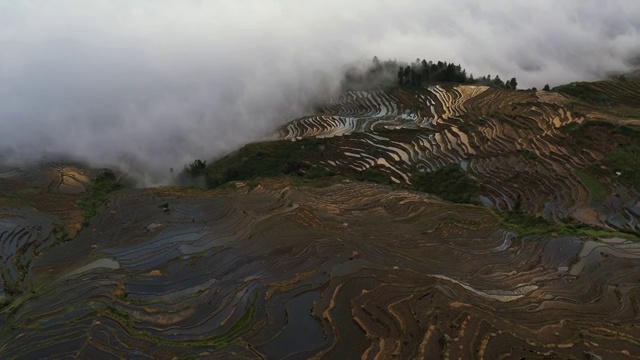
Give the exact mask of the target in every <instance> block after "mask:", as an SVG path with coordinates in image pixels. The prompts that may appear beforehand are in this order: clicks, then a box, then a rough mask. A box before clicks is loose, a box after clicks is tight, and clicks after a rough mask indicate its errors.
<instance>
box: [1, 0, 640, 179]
mask: <svg viewBox="0 0 640 360" xmlns="http://www.w3.org/2000/svg"><path fill="white" fill-rule="evenodd" d="M374 55H377V56H378V57H379V58H380V59H387V58H394V59H398V60H405V61H412V60H415V59H416V58H421V59H422V58H426V59H428V60H445V61H452V62H455V63H460V64H462V66H463V67H465V68H467V69H468V70H469V71H470V72H471V73H473V74H474V75H476V76H481V75H486V74H492V75H495V74H498V75H501V77H503V78H510V77H512V76H515V77H517V78H518V82H519V84H520V87H531V86H537V87H542V86H543V85H544V84H545V83H549V84H551V85H552V86H553V85H558V84H560V83H566V82H570V81H575V80H594V79H598V78H602V77H604V76H606V74H608V73H610V72H624V71H628V70H630V69H631V68H633V66H634V64H635V65H636V66H638V65H640V2H637V1H634V0H619V1H615V0H613V1H612V0H608V1H599V0H598V1H596V0H564V1H544V0H543V1H540V0H538V1H513V0H509V1H507V0H504V1H500V0H494V1H487V0H484V1H471V0H469V1H467V0H460V1H452V0H450V1H442V0H440V1H426V0H395V1H375V0H367V1H364V0H360V1H355V0H351V1H349V0H322V1H303V0H278V1H276V0H247V1H243V0H226V1H225V0H217V1H216V0H210V1H185V0H179V1H172V0H135V1H134V0H130V1H120V0H105V1H99V0H83V1H80V0H78V1H66V0H56V1H29V0H15V1H12V0H0V157H4V158H5V161H6V159H9V158H11V159H14V160H15V159H34V158H38V157H39V156H41V155H42V154H44V153H63V154H69V155H71V156H74V157H76V158H81V159H84V160H88V161H91V162H93V163H100V162H106V163H115V164H119V165H120V166H124V167H127V166H128V165H127V162H126V161H125V160H124V159H128V160H127V161H129V162H131V161H134V162H135V161H141V162H143V163H144V164H146V165H145V166H144V167H143V168H144V170H145V171H147V172H148V173H149V174H155V175H158V174H159V175H160V178H162V176H163V175H164V176H165V177H166V176H167V175H168V169H169V168H170V167H174V168H181V167H182V166H183V165H184V164H185V163H187V162H191V161H192V160H193V159H195V158H202V159H210V158H212V157H215V156H219V155H220V154H223V153H225V152H227V151H229V150H231V149H234V148H236V147H238V146H239V145H241V144H243V143H246V142H247V141H251V140H255V139H258V138H260V137H261V136H262V135H264V134H265V133H267V132H269V131H270V130H272V129H274V128H275V127H276V126H278V125H280V124H283V123H284V122H286V121H287V120H289V119H291V118H292V117H295V116H299V115H301V114H303V113H304V111H305V109H306V108H307V107H308V106H309V104H311V103H312V102H313V101H315V100H316V99H323V98H326V97H328V96H330V95H332V93H333V92H334V91H335V90H336V88H337V82H338V79H339V78H340V73H341V70H342V69H343V67H344V65H345V64H347V63H351V62H354V61H355V62H358V61H370V59H371V58H372V57H373V56H374ZM139 170H140V168H138V169H137V170H136V171H135V172H136V173H138V175H139V174H140V171H139ZM156 179H157V177H156Z"/></svg>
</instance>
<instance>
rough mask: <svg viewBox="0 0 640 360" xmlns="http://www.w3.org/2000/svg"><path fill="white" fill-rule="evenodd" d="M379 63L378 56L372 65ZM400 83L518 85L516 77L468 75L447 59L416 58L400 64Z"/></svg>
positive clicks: (510, 87) (410, 84) (407, 84)
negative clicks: (409, 62) (410, 62)
mask: <svg viewBox="0 0 640 360" xmlns="http://www.w3.org/2000/svg"><path fill="white" fill-rule="evenodd" d="M378 63H379V60H378V58H376V57H374V58H373V64H372V67H373V68H375V67H376V66H377V64H378ZM397 80H398V84H400V85H404V86H420V85H421V84H422V83H427V82H455V83H460V84H481V85H490V86H496V87H501V88H506V89H512V90H515V89H517V87H518V81H517V80H516V78H511V80H508V81H503V80H502V79H500V76H497V75H496V77H494V78H492V77H491V75H487V76H483V77H481V78H474V77H473V74H469V75H467V71H466V70H465V69H463V68H462V67H461V66H460V65H456V64H454V63H447V62H446V61H444V62H443V61H438V62H433V61H427V60H420V59H416V61H415V62H414V63H412V64H408V65H406V66H403V65H399V67H398V72H397Z"/></svg>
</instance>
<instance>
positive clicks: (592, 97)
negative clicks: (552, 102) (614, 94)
mask: <svg viewBox="0 0 640 360" xmlns="http://www.w3.org/2000/svg"><path fill="white" fill-rule="evenodd" d="M553 91H555V92H559V93H562V94H566V95H569V96H572V97H574V98H576V99H578V100H581V101H583V102H585V103H587V104H590V105H600V106H611V105H615V104H616V101H615V100H614V99H612V98H610V97H609V96H607V95H606V94H605V93H603V92H601V91H599V90H598V89H595V88H594V87H593V86H592V85H591V84H589V83H571V84H567V85H562V86H558V87H555V88H553Z"/></svg>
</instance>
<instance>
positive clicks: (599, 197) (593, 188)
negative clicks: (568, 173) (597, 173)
mask: <svg viewBox="0 0 640 360" xmlns="http://www.w3.org/2000/svg"><path fill="white" fill-rule="evenodd" d="M573 173H574V174H575V175H576V176H577V177H578V179H580V182H581V183H582V184H583V185H584V186H586V187H587V190H589V193H590V194H591V200H593V201H598V202H601V201H603V200H604V198H605V197H606V196H607V189H605V187H604V186H602V184H601V183H600V181H598V179H596V178H595V177H594V176H592V175H590V174H587V173H585V172H582V171H580V170H574V171H573Z"/></svg>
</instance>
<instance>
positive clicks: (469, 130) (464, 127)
mask: <svg viewBox="0 0 640 360" xmlns="http://www.w3.org/2000/svg"><path fill="white" fill-rule="evenodd" d="M458 129H460V131H462V132H463V133H465V134H467V135H471V134H473V133H475V132H477V131H478V126H476V124H473V123H470V122H466V121H463V122H461V123H460V124H458Z"/></svg>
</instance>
